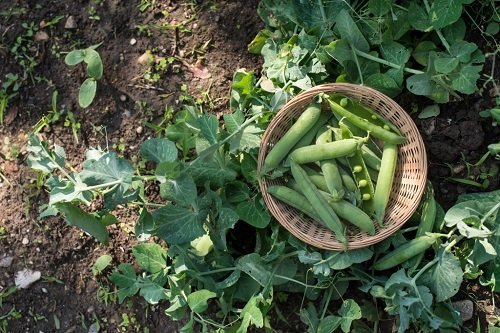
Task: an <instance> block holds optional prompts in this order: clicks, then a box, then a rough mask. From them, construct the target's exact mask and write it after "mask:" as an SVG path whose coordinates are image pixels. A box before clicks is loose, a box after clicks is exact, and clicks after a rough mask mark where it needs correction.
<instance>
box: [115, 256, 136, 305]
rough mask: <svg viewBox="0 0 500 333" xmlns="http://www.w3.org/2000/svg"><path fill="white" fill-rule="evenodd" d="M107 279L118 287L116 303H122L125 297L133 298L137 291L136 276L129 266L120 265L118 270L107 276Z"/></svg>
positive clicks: (132, 268)
mask: <svg viewBox="0 0 500 333" xmlns="http://www.w3.org/2000/svg"><path fill="white" fill-rule="evenodd" d="M109 279H110V281H111V282H113V283H114V284H115V285H116V286H117V287H118V301H119V303H120V304H121V303H123V300H124V299H125V298H126V297H130V296H134V295H135V294H136V293H137V292H138V291H139V287H138V286H137V275H136V273H135V270H134V267H132V265H130V264H120V265H119V266H118V270H117V271H114V272H113V273H111V274H110V275H109Z"/></svg>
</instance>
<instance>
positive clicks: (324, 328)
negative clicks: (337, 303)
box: [316, 315, 343, 333]
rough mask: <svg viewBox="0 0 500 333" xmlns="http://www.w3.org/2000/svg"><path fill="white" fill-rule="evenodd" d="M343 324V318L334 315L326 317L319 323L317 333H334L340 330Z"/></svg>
mask: <svg viewBox="0 0 500 333" xmlns="http://www.w3.org/2000/svg"><path fill="white" fill-rule="evenodd" d="M341 322H343V318H340V317H337V316H332V315H330V316H326V317H325V318H323V319H321V321H320V322H319V325H318V330H317V331H316V333H333V332H334V331H335V330H336V329H337V328H339V326H340V323H341Z"/></svg>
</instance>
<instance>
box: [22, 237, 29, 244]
mask: <svg viewBox="0 0 500 333" xmlns="http://www.w3.org/2000/svg"><path fill="white" fill-rule="evenodd" d="M29 242H30V241H29V239H28V238H26V237H24V238H23V241H22V243H23V245H28V244H29Z"/></svg>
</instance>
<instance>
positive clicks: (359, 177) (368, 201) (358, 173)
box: [337, 124, 375, 215]
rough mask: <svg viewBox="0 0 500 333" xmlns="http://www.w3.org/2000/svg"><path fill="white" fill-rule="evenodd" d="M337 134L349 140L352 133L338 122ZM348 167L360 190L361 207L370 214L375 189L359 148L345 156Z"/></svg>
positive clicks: (372, 208) (372, 207) (371, 212)
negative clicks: (338, 130) (338, 129)
mask: <svg viewBox="0 0 500 333" xmlns="http://www.w3.org/2000/svg"><path fill="white" fill-rule="evenodd" d="M337 136H340V138H342V139H344V140H350V139H351V138H352V137H353V135H352V133H351V131H350V130H349V128H347V126H345V124H340V132H337ZM346 159H347V162H348V164H349V167H350V169H351V172H352V176H353V178H354V180H355V182H356V185H357V186H358V188H359V191H360V192H361V199H362V202H361V207H362V208H363V210H364V211H365V213H367V214H368V215H372V214H373V212H374V202H373V198H374V193H375V189H374V187H373V182H372V179H371V177H370V174H369V173H368V168H367V167H366V164H365V161H364V160H363V156H362V155H361V150H360V149H358V150H356V151H354V152H353V154H352V155H349V156H347V157H346Z"/></svg>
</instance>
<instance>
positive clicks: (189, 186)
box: [160, 173, 197, 205]
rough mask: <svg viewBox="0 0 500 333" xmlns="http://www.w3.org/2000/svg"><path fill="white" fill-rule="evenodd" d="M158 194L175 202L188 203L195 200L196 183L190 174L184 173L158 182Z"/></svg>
mask: <svg viewBox="0 0 500 333" xmlns="http://www.w3.org/2000/svg"><path fill="white" fill-rule="evenodd" d="M160 195H161V197H162V198H164V199H167V200H172V201H175V202H176V203H177V204H182V205H189V204H192V203H193V202H194V201H195V200H196V197H197V189H196V184H195V183H194V181H193V178H192V177H191V176H189V175H188V174H186V173H184V174H181V175H180V176H179V177H177V178H175V179H167V180H166V181H165V183H163V184H160Z"/></svg>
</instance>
